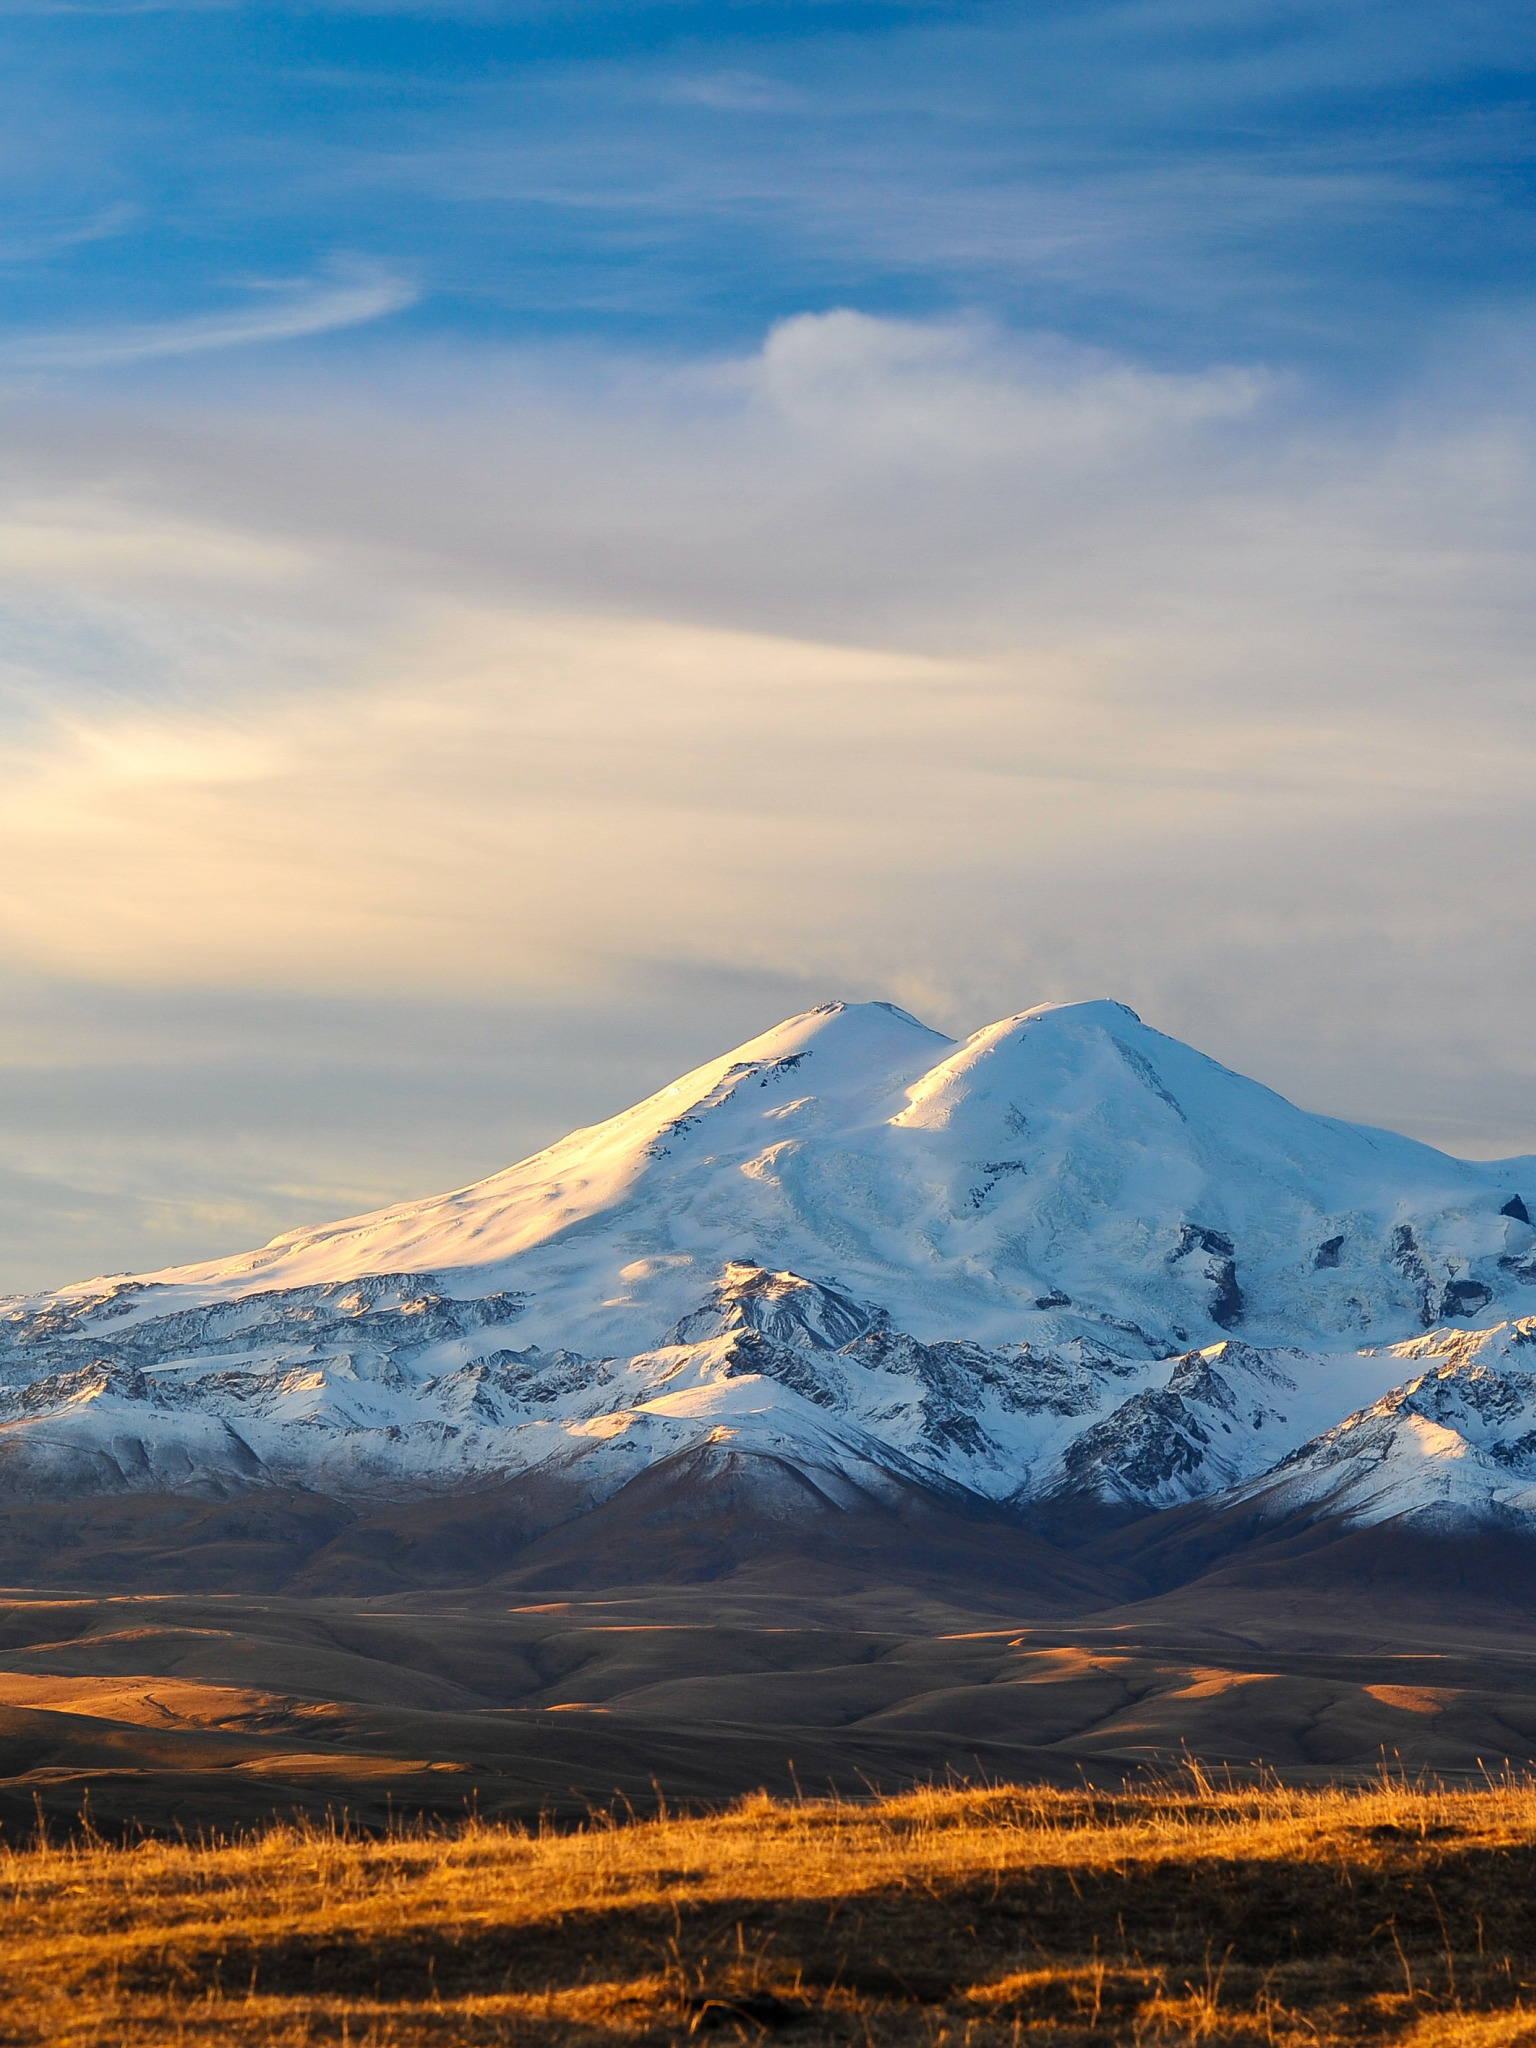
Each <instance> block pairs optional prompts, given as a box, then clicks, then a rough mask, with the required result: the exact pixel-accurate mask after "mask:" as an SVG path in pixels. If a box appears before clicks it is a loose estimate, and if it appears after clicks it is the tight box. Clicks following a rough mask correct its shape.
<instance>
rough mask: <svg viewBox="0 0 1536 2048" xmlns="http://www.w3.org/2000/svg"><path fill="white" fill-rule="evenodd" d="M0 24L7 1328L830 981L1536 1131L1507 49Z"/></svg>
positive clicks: (557, 1119)
mask: <svg viewBox="0 0 1536 2048" xmlns="http://www.w3.org/2000/svg"><path fill="white" fill-rule="evenodd" d="M0 37H3V39H4V46H5V62H4V64H3V66H0V94H3V100H0V134H3V136H4V138H5V140H4V145H3V150H0V175H3V178H4V181H5V185H4V199H5V204H4V212H3V229H0V278H3V284H4V290H3V295H0V1247H3V1249H0V1287H4V1286H13V1287H23V1286H32V1285H38V1284H43V1283H44V1282H52V1281H62V1280H66V1279H69V1278H72V1277H78V1276H80V1275H82V1274H84V1273H86V1272H90V1271H96V1270H103V1269H112V1270H116V1269H120V1268H128V1267H133V1268H141V1267H151V1266H157V1265H160V1264H162V1263H164V1262H165V1261H166V1260H168V1259H171V1258H179V1257H192V1256H198V1255H203V1254H207V1253H213V1252H218V1251H222V1250H234V1249H238V1248H239V1247H241V1246H243V1245H245V1244H247V1243H251V1242H255V1241H258V1240H260V1239H261V1238H263V1237H265V1236H268V1235H271V1234H273V1233H274V1232H276V1231H277V1230H279V1229H282V1228H285V1227H289V1226H291V1225H294V1224H297V1223H300V1222H303V1221H313V1220H320V1219H322V1218H324V1217H326V1216H329V1215H333V1214H338V1213H342V1212H344V1211H347V1210H352V1209H358V1208H362V1207H364V1206H368V1205H371V1204H374V1203H378V1202H383V1201H385V1200H388V1199H391V1198H393V1197H396V1196H403V1195H407V1194H412V1193H421V1192H425V1191H427V1190H429V1189H431V1188H433V1187H435V1186H439V1185H447V1184H450V1183H452V1182H455V1181H462V1180H466V1179H468V1178H470V1177H472V1176H473V1175H475V1174H478V1173H484V1172H489V1171H492V1170H494V1169H495V1168H497V1167H499V1166H501V1165H503V1164H505V1163H507V1161H508V1160H509V1159H511V1158H512V1157H514V1156H516V1155H517V1154H518V1153H520V1152H523V1151H527V1150H531V1149H533V1148H534V1147H535V1146H537V1145H539V1144H541V1143H544V1142H546V1141H548V1140H549V1139H551V1138H553V1137H554V1136H556V1135H558V1134H559V1133H560V1132H561V1131H562V1130H563V1129H565V1128H567V1127H568V1126H570V1125H571V1124H574V1123H576V1122H580V1121H584V1120H590V1119H592V1118H595V1117H597V1116H600V1115H602V1114H606V1113H608V1112H610V1111H612V1110H615V1109H617V1108H619V1107H621V1106H623V1105H624V1104H625V1103H626V1102H627V1101H628V1100H630V1099H632V1098H633V1097H634V1096H635V1095H637V1094H639V1093H640V1092H642V1091H643V1090H645V1089H646V1088H649V1087H652V1086H656V1085H660V1084H661V1083H662V1082H664V1081H666V1080H667V1079H669V1078H671V1076H672V1075H673V1074H674V1073H675V1072H678V1071H680V1070H682V1069H683V1068H684V1067H686V1066H688V1065H689V1064H691V1063H692V1062H694V1061H696V1060H698V1059H701V1058H703V1057H706V1056H708V1055H710V1054H712V1053H714V1052H717V1051H719V1050H721V1049H722V1048H723V1047H724V1046H726V1045H728V1044H730V1043H732V1042H733V1041H735V1040H737V1039H739V1038H742V1037H744V1036H746V1035H748V1034H749V1033H751V1032H753V1031H755V1030H757V1029H760V1028H762V1027H763V1026H764V1025H766V1024H767V1023H769V1022H772V1021H773V1020H774V1019H775V1018H776V1017H777V1016H779V1015H781V1014H784V1013H785V1012H787V1011H789V1010H791V1009H794V1008H796V1007H800V1006H802V1005H804V1004H805V1003H808V1002H812V1001H817V1000H821V999H822V998H823V997H825V996H826V995H828V994H837V993H841V994H847V995H853V996H866V995H873V996H883V997H888V998H893V999H895V1000H897V1001H900V1002H903V1003H904V1004H906V1005H907V1006H908V1007H910V1008H914V1009H916V1010H918V1011H919V1012H920V1013H921V1014H924V1015H925V1016H927V1017H928V1018H929V1019H930V1020H931V1021H933V1022H934V1023H936V1024H938V1025H940V1026H942V1027H943V1028H945V1029H948V1030H952V1031H960V1030H965V1029H969V1028H974V1027H975V1026H978V1025H980V1024H981V1023H983V1022H985V1021H988V1020H989V1019H990V1018H992V1017H995V1016H997V1015H1000V1014H1004V1013H1006V1012H1008V1011H1011V1010H1014V1009H1018V1008H1022V1007H1024V1006H1026V1005H1028V1004H1031V1003H1034V1002H1036V1001H1039V1000H1042V999H1049V998H1052V997H1070V996H1080V995H1097V994H1108V995H1114V996H1118V997H1120V998H1122V999H1124V1000H1128V1001H1131V1002H1132V1003H1134V1004H1135V1005H1136V1006H1137V1007H1138V1008H1140V1009H1141V1010H1142V1011H1143V1013H1144V1014H1145V1015H1146V1017H1147V1019H1148V1021H1149V1022H1152V1023H1154V1024H1157V1025H1159V1026H1161V1027H1163V1028H1165V1029H1168V1030H1171V1031H1174V1032H1176V1033H1178V1034H1179V1035H1180V1036H1183V1037H1186V1038H1189V1039H1191V1040H1193V1041H1194V1042H1195V1043H1197V1044H1199V1045H1201V1046H1202V1047H1203V1048H1204V1049H1206V1050H1208V1051H1211V1052H1213V1053H1215V1054H1216V1055H1218V1056H1219V1057H1221V1058H1223V1059H1226V1060H1227V1061H1229V1062H1230V1063H1231V1064H1234V1065H1236V1066H1239V1067H1242V1068H1244V1069H1245V1070H1247V1071H1249V1072H1252V1073H1255V1074H1257V1075H1258V1076H1259V1077H1260V1078H1262V1079H1265V1080H1267V1081H1269V1082H1271V1083H1272V1084H1273V1085H1276V1086H1279V1087H1281V1088H1283V1089H1284V1090H1286V1091H1287V1092H1288V1093H1291V1094H1292V1095H1294V1096H1295V1097H1297V1099H1300V1100H1302V1101H1303V1102H1305V1103H1306V1104H1307V1105H1308V1106H1310V1107H1315V1108H1319V1109H1326V1110H1329V1111H1331V1112H1333V1113H1336V1114H1341V1115H1346V1116H1353V1117H1357V1118H1360V1119H1363V1120H1370V1121H1378V1122H1383V1123H1389V1124H1393V1125H1395V1126H1396V1127H1398V1128H1403V1129H1408V1130H1412V1131H1413V1132H1414V1133H1415V1134H1416V1135H1420V1136H1423V1137H1426V1138H1429V1139H1430V1140H1431V1141H1433V1142H1437V1143H1442V1144H1445V1145H1447V1146H1449V1147H1451V1148H1453V1149H1455V1148H1460V1149H1464V1150H1466V1151H1469V1152H1475V1153H1478V1154H1481V1155H1484V1156H1487V1155H1490V1154H1497V1153H1509V1152H1515V1151H1521V1152H1524V1151H1530V1150H1533V1149H1536V1052H1533V1050H1532V1044H1533V1041H1532V1038H1531V1034H1530V1030H1529V1017H1530V1014H1531V1003H1532V1000H1533V998H1536V951H1533V948H1532V945H1531V938H1530V928H1529V914H1528V910H1527V905H1528V902H1529V875H1530V873H1531V862H1532V857H1533V855H1536V826H1533V819H1532V814H1531V806H1530V803H1529V797H1528V791H1529V789H1530V787H1531V786H1532V782H1531V777H1532V773H1533V771H1536V760H1533V759H1532V754H1533V753H1536V739H1533V738H1532V736H1531V735H1532V732H1533V731H1536V721H1533V720H1532V718H1531V716H1530V714H1531V708H1532V697H1533V691H1532V680H1533V679H1532V675H1531V666H1532V657H1531V652H1530V650H1531V648H1532V646H1533V645H1536V584H1533V580H1532V575H1531V567H1532V558H1533V547H1536V407H1533V403H1532V397H1533V393H1532V380H1531V371H1530V363H1531V342H1532V339H1533V335H1536V323H1533V318H1532V312H1533V308H1532V256H1533V246H1532V218H1533V165H1536V149H1533V117H1532V77H1533V66H1532V58H1533V54H1536V48H1533V46H1536V17H1533V16H1532V15H1531V13H1530V11H1529V9H1525V8H1519V7H1516V6H1513V5H1502V4H1501V5H1492V6H1482V7H1478V6H1460V7H1457V8H1454V9H1452V8H1446V7H1443V6H1435V7H1432V6H1428V5H1423V4H1416V0H1408V4H1398V5H1394V6H1390V7H1388V6H1385V5H1380V6H1378V5H1348V4H1346V5H1332V6H1328V7H1323V6H1301V5H1284V6H1281V5H1275V6H1269V5H1235V4H1207V5H1200V4H1147V5H1136V4H1131V5H1115V6H1106V5H1087V4H1075V5H1042V6H1034V7H1024V6H1019V7H1002V6H996V5H974V6H972V5H960V4H956V5H934V6H923V5H911V6H884V5H880V4H869V5H838V4H834V0H828V4H824V5H817V4H804V5H801V4H795V0H780V4H776V5H772V6H746V5H743V6H733V5H729V4H712V5H706V4H676V5H670V6H654V7H617V6H606V7H605V6H590V7H587V6H581V5H561V6H555V5H549V6H523V7H519V6H498V5H494V4H486V5H483V6H479V7H464V8H455V7H451V6H449V7H435V8H418V9H412V8H410V7H400V8H393V9H372V10H371V9H369V8H367V7H331V8H327V7H308V8H293V9H290V10H280V9H272V8H255V7H246V6H239V5H230V6H192V7H177V6H164V7H161V6H156V5H127V6H122V7H110V6H102V7H91V6H89V5H86V6H75V5H50V4H40V5H36V6H20V7H12V8H9V9H4V8H3V7H0Z"/></svg>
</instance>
